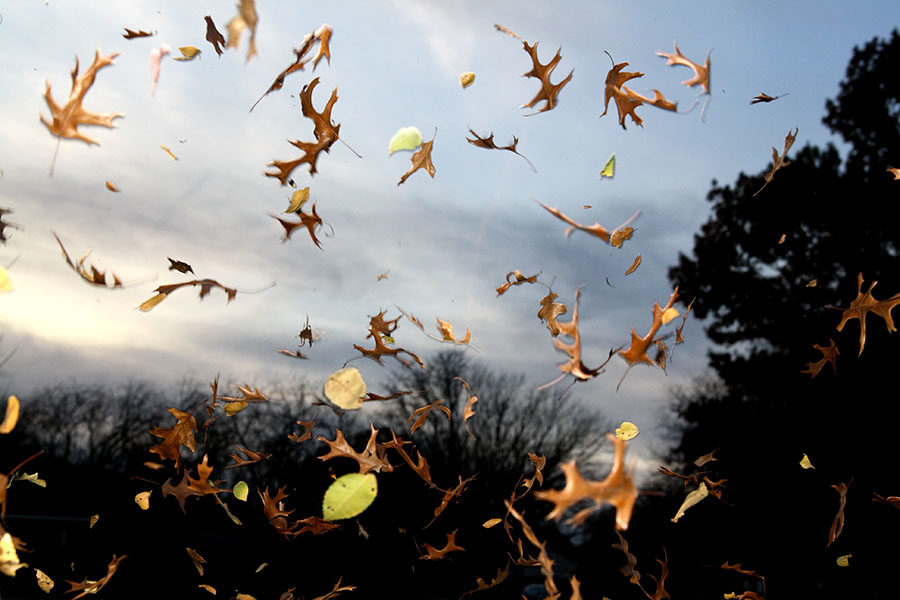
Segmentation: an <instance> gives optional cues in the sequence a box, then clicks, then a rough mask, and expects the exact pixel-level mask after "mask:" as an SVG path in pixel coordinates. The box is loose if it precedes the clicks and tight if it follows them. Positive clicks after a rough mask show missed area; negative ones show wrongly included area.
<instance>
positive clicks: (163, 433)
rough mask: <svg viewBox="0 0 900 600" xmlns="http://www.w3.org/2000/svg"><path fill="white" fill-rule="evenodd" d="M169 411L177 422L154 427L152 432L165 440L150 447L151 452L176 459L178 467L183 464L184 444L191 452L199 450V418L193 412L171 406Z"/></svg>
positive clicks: (164, 457) (161, 456)
mask: <svg viewBox="0 0 900 600" xmlns="http://www.w3.org/2000/svg"><path fill="white" fill-rule="evenodd" d="M169 412H170V413H171V414H172V416H173V417H175V419H176V423H175V424H174V425H173V426H171V427H153V428H151V429H150V433H151V434H152V435H155V436H156V437H158V438H162V439H163V441H162V442H160V443H159V444H157V445H155V446H153V447H152V448H150V452H153V453H154V454H158V455H159V456H160V458H163V459H170V460H174V461H175V465H176V467H177V466H179V465H181V447H182V446H184V447H185V448H187V449H188V450H190V451H191V452H195V451H196V450H197V440H196V438H195V437H194V434H195V433H197V420H196V419H195V418H194V415H193V414H191V413H186V412H184V411H181V410H178V409H177V408H170V409H169Z"/></svg>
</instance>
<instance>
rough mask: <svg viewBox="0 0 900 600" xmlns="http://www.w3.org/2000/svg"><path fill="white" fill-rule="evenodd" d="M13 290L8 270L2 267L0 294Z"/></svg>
mask: <svg viewBox="0 0 900 600" xmlns="http://www.w3.org/2000/svg"><path fill="white" fill-rule="evenodd" d="M13 289H14V288H13V284H12V282H11V281H10V280H9V273H7V272H6V269H4V268H3V267H0V292H11V291H13Z"/></svg>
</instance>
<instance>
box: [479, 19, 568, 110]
mask: <svg viewBox="0 0 900 600" xmlns="http://www.w3.org/2000/svg"><path fill="white" fill-rule="evenodd" d="M494 27H496V28H497V29H498V30H500V31H503V32H504V33H507V34H509V35H511V36H513V37H515V38H518V39H519V40H521V41H522V47H523V48H524V49H525V52H527V53H528V56H529V57H531V62H532V67H531V70H530V71H528V72H527V73H525V74H524V75H523V77H534V78H535V79H538V80H539V81H540V82H541V89H540V90H539V91H538V93H537V94H535V96H534V98H532V99H531V101H529V102H526V103H525V104H523V105H522V106H521V107H520V108H531V107H533V106H534V105H535V104H537V103H538V102H543V103H544V105H543V107H541V108H540V109H538V111H537V112H538V113H542V112H545V111H548V110H552V109H553V108H555V107H556V102H557V99H556V96H557V95H559V92H560V91H561V90H562V88H563V87H564V86H565V85H566V84H567V83H569V82H570V81H571V80H572V74H573V73H574V72H575V70H574V69H572V71H570V72H569V74H568V75H566V77H565V78H563V79H562V80H561V81H560V82H559V83H556V84H554V83H551V82H550V76H551V74H552V73H553V70H554V69H555V68H556V66H557V65H558V64H559V61H560V60H562V54H561V52H562V48H559V49H557V51H556V55H555V56H554V57H553V58H552V59H550V62H548V63H547V64H541V61H540V59H539V58H538V53H537V47H538V43H539V42H535V43H534V44H529V43H528V42H526V41H525V40H522V38H520V37H519V36H518V35H516V34H514V33H513V32H511V31H510V30H509V29H507V28H505V27H502V26H500V25H494ZM532 114H537V113H532ZM529 116H530V115H529Z"/></svg>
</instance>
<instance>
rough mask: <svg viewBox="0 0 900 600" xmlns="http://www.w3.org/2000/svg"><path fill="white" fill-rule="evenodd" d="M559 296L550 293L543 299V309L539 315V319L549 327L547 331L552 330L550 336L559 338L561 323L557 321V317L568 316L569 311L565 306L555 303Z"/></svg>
mask: <svg viewBox="0 0 900 600" xmlns="http://www.w3.org/2000/svg"><path fill="white" fill-rule="evenodd" d="M557 296H558V294H556V293H554V292H550V293H549V294H547V295H546V296H544V297H543V298H541V303H540V304H541V309H540V310H539V311H538V313H537V316H538V318H539V319H541V320H542V321H544V323H545V324H546V325H547V329H549V330H550V334H551V335H553V336H557V335H559V333H560V328H559V322H558V321H557V320H556V319H557V317H559V316H561V315H564V314H566V312H568V310H569V309H568V308H567V307H566V305H565V304H563V303H561V302H554V300H556V298H557Z"/></svg>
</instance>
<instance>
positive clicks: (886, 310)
mask: <svg viewBox="0 0 900 600" xmlns="http://www.w3.org/2000/svg"><path fill="white" fill-rule="evenodd" d="M877 283H878V282H877V281H873V282H872V283H870V284H869V289H867V290H866V293H865V294H863V293H862V284H863V276H862V273H859V274H858V275H857V277H856V298H854V299H853V301H852V302H851V303H850V307H849V308H846V309H841V308H840V307H838V306H835V307H832V308H838V309H840V310H843V311H844V313H843V315H841V322H840V323H838V325H837V330H838V331H843V330H844V325H846V324H847V322H848V321H850V320H851V319H856V320H858V321H859V355H860V356H861V355H862V352H863V349H864V348H865V347H866V315H867V314H868V313H870V312H871V313H873V314H875V315H878V316H879V317H881V318H882V319H884V322H885V324H886V325H887V330H888V333H893V332H894V331H897V328H896V327H894V319H893V317H892V316H891V311H892V310H893V309H894V307H895V306H897V305H898V304H900V293H897V294H894V295H893V296H891V297H890V298H886V299H884V300H876V299H875V298H873V297H872V290H873V289H874V288H875V285H876V284H877Z"/></svg>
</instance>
